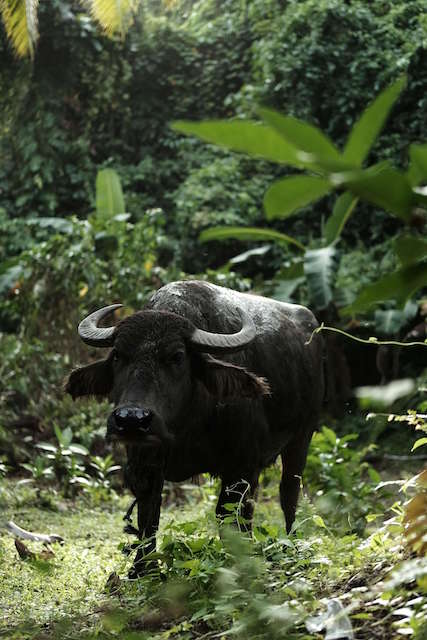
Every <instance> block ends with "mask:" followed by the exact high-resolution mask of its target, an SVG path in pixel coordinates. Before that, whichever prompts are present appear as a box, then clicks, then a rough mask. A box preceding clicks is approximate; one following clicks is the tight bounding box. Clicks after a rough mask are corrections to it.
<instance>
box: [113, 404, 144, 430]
mask: <svg viewBox="0 0 427 640" xmlns="http://www.w3.org/2000/svg"><path fill="white" fill-rule="evenodd" d="M113 413H114V418H115V423H116V429H117V431H120V432H124V431H126V430H129V431H132V430H137V431H140V432H147V431H148V430H149V428H150V423H151V420H152V418H153V412H152V411H150V410H149V409H143V408H142V407H138V408H136V407H120V408H118V409H115V411H114V412H113Z"/></svg>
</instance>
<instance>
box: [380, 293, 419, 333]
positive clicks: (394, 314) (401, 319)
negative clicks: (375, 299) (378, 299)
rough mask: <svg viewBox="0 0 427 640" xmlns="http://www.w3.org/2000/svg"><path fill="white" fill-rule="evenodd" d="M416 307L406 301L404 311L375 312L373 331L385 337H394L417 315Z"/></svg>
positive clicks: (387, 310)
mask: <svg viewBox="0 0 427 640" xmlns="http://www.w3.org/2000/svg"><path fill="white" fill-rule="evenodd" d="M417 312H418V305H417V304H415V302H413V301H412V300H408V302H407V303H406V304H405V308H404V309H386V310H382V309H381V310H378V311H375V316H374V317H375V331H376V332H377V333H381V334H385V335H389V336H392V335H395V334H397V333H398V331H400V329H401V328H402V327H403V326H404V325H405V324H406V323H407V322H408V321H409V320H411V319H412V318H414V317H415V316H416V315H417Z"/></svg>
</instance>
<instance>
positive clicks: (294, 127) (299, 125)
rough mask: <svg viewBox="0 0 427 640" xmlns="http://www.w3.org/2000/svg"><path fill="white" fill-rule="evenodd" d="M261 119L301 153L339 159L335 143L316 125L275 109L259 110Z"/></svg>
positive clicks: (339, 155)
mask: <svg viewBox="0 0 427 640" xmlns="http://www.w3.org/2000/svg"><path fill="white" fill-rule="evenodd" d="M258 113H259V114H260V116H261V118H262V119H263V120H264V121H265V122H267V124H269V125H270V126H271V127H273V129H276V131H277V132H278V133H280V135H281V136H283V137H284V138H285V140H287V142H289V143H290V144H292V145H293V146H294V147H296V148H297V149H298V150H299V151H304V152H305V153H309V154H313V155H314V156H319V157H320V158H322V157H326V158H328V157H329V158H332V159H339V158H340V157H341V154H340V152H339V151H338V149H337V148H336V146H335V145H334V144H333V142H332V141H331V140H330V139H329V138H328V137H327V136H326V135H325V134H324V133H323V132H322V131H321V130H320V129H318V128H317V127H315V126H314V125H311V124H308V123H307V122H303V121H302V120H298V119H297V118H293V117H291V116H284V115H282V114H280V113H278V112H277V111H274V110H273V109H265V108H262V109H258Z"/></svg>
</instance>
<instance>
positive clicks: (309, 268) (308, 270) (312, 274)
mask: <svg viewBox="0 0 427 640" xmlns="http://www.w3.org/2000/svg"><path fill="white" fill-rule="evenodd" d="M336 270H337V260H336V251H335V249H334V248H333V247H324V248H323V249H313V250H311V251H306V253H305V256H304V274H305V277H306V279H307V287H308V295H309V299H310V303H311V304H312V305H313V306H314V307H315V309H318V310H319V309H325V308H326V307H327V306H328V305H329V303H330V302H332V299H333V284H334V279H335V273H336Z"/></svg>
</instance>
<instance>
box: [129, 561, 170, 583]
mask: <svg viewBox="0 0 427 640" xmlns="http://www.w3.org/2000/svg"><path fill="white" fill-rule="evenodd" d="M145 577H150V578H160V579H162V578H163V576H162V574H161V573H160V567H159V563H158V562H157V560H150V561H149V562H144V561H143V560H142V561H139V562H134V564H133V565H132V567H131V568H130V569H129V572H128V578H129V580H138V578H145Z"/></svg>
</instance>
